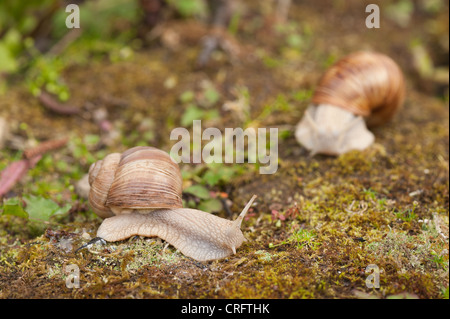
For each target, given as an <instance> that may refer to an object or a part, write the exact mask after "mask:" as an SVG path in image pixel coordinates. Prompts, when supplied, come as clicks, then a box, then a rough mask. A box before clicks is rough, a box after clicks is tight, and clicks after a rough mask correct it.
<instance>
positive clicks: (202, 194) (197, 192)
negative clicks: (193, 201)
mask: <svg viewBox="0 0 450 319" xmlns="http://www.w3.org/2000/svg"><path fill="white" fill-rule="evenodd" d="M183 192H184V193H187V194H191V195H194V196H196V197H198V198H201V199H210V198H211V196H210V195H209V190H208V189H207V188H206V187H204V186H202V185H192V186H189V187H188V188H186V189H185V190H183Z"/></svg>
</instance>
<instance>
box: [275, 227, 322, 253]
mask: <svg viewBox="0 0 450 319" xmlns="http://www.w3.org/2000/svg"><path fill="white" fill-rule="evenodd" d="M316 239H317V235H316V233H315V232H314V231H313V230H306V229H300V230H297V231H294V233H292V235H291V236H289V238H288V239H287V240H285V241H283V242H281V243H279V244H276V245H275V244H273V243H270V244H269V248H274V247H278V246H281V245H289V244H295V245H296V247H297V248H298V249H303V248H305V247H309V248H311V249H316V248H317V247H318V246H319V245H320V243H319V242H317V241H316Z"/></svg>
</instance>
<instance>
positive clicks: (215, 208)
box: [198, 198, 222, 213]
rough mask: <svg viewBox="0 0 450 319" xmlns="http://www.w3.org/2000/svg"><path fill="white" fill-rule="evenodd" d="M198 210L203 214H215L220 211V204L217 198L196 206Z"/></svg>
mask: <svg viewBox="0 0 450 319" xmlns="http://www.w3.org/2000/svg"><path fill="white" fill-rule="evenodd" d="M198 209H199V210H202V211H204V212H210V213H217V212H220V211H221V210H222V203H221V202H220V200H218V199H217V198H211V199H207V200H205V201H202V202H201V203H200V205H198Z"/></svg>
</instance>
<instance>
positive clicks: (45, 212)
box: [24, 196, 71, 221]
mask: <svg viewBox="0 0 450 319" xmlns="http://www.w3.org/2000/svg"><path fill="white" fill-rule="evenodd" d="M24 200H25V202H26V203H27V207H26V208H25V211H26V212H27V213H28V215H29V217H30V218H31V219H37V220H41V221H48V220H49V219H50V217H52V216H54V215H61V214H65V213H67V212H68V211H69V209H70V207H71V206H70V205H69V204H67V205H65V206H64V207H59V205H58V204H57V203H55V202H54V201H52V200H51V199H46V198H43V197H35V196H25V197H24Z"/></svg>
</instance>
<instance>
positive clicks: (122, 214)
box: [89, 147, 256, 261]
mask: <svg viewBox="0 0 450 319" xmlns="http://www.w3.org/2000/svg"><path fill="white" fill-rule="evenodd" d="M89 183H90V185H91V188H90V192H89V203H90V204H91V206H92V209H93V210H94V212H95V213H96V214H97V215H99V216H100V217H102V218H105V219H104V221H103V222H102V224H101V225H100V227H99V229H98V230H97V236H98V237H100V238H102V239H104V240H106V241H119V240H123V239H126V238H129V237H131V236H135V235H139V236H146V237H153V236H157V237H160V238H162V239H164V240H166V241H167V242H169V243H170V244H171V245H173V246H174V247H176V248H177V249H179V250H180V251H181V252H182V253H183V254H184V255H186V256H188V257H191V258H193V259H195V260H198V261H207V260H213V259H220V258H224V257H227V256H229V255H231V254H233V253H236V248H238V247H240V246H241V244H242V242H243V241H244V240H245V238H244V235H243V234H242V231H241V230H240V227H241V223H242V220H243V218H244V216H245V214H246V212H247V211H248V209H249V208H250V206H251V204H252V203H253V201H254V199H255V197H256V196H253V197H252V199H251V200H250V202H249V203H248V204H247V205H246V207H245V208H244V210H243V211H242V213H241V214H240V215H239V217H238V218H237V219H236V220H234V221H230V220H227V219H224V218H220V217H218V216H215V215H212V214H210V213H206V212H203V211H200V210H196V209H189V208H182V200H181V195H182V177H181V173H180V170H179V167H178V165H177V164H176V163H175V162H174V161H173V160H172V159H171V157H170V156H169V154H167V153H166V152H164V151H161V150H158V149H156V148H153V147H134V148H131V149H129V150H127V151H125V152H124V153H122V154H119V153H113V154H110V155H107V156H106V157H105V158H104V159H103V160H101V161H98V162H96V163H94V164H93V165H92V166H91V167H90V169H89Z"/></svg>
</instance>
